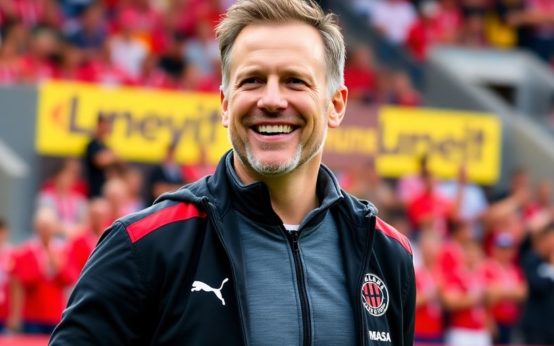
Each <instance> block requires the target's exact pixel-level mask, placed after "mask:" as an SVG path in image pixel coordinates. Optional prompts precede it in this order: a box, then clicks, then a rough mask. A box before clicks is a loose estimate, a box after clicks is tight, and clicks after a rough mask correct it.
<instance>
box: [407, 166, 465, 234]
mask: <svg viewBox="0 0 554 346" xmlns="http://www.w3.org/2000/svg"><path fill="white" fill-rule="evenodd" d="M422 179H423V191H421V193H420V194H419V195H416V196H415V197H414V198H413V199H412V200H411V201H410V202H409V204H408V216H409V218H410V222H411V223H412V227H413V229H414V230H416V231H421V230H423V229H431V230H433V231H434V232H437V234H439V235H441V236H445V235H446V234H447V232H448V222H449V220H450V219H452V218H453V215H454V213H455V210H454V208H453V204H452V203H451V201H450V200H448V199H447V198H446V197H444V196H443V195H442V194H441V193H440V192H439V191H438V189H437V186H436V185H437V184H436V180H435V177H434V176H433V175H432V174H431V173H430V172H428V171H427V172H424V173H423V176H422Z"/></svg>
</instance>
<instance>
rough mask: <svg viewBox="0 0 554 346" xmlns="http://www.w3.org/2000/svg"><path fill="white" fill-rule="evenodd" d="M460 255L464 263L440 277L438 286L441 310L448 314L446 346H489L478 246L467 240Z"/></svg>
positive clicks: (481, 260)
mask: <svg viewBox="0 0 554 346" xmlns="http://www.w3.org/2000/svg"><path fill="white" fill-rule="evenodd" d="M463 252H464V262H463V263H462V265H461V266H460V267H458V268H457V269H453V270H452V273H451V274H450V275H447V276H445V277H444V283H443V287H442V299H443V302H444V307H445V309H446V310H447V311H448V313H449V325H448V329H447V332H446V345H448V346H461V345H472V346H490V345H492V342H491V337H490V334H489V331H488V330H487V327H488V326H487V324H488V320H487V310H486V308H485V297H486V296H485V293H486V290H485V288H486V282H485V278H484V275H483V274H484V273H483V254H482V251H481V247H480V246H479V244H478V243H477V242H475V241H469V242H468V243H466V244H465V245H464V247H463Z"/></svg>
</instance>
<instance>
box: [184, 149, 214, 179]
mask: <svg viewBox="0 0 554 346" xmlns="http://www.w3.org/2000/svg"><path fill="white" fill-rule="evenodd" d="M214 171H215V166H214V165H213V164H211V163H210V162H209V160H208V150H207V148H205V147H203V146H199V149H198V159H197V160H196V163H195V164H192V165H191V164H188V165H183V167H182V174H183V177H184V178H185V180H187V181H197V180H198V179H200V178H203V177H205V176H207V175H209V174H213V172H214Z"/></svg>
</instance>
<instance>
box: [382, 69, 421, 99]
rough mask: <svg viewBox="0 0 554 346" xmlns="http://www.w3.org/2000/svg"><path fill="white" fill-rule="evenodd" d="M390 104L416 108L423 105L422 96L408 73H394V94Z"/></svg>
mask: <svg viewBox="0 0 554 346" xmlns="http://www.w3.org/2000/svg"><path fill="white" fill-rule="evenodd" d="M389 102H390V103H392V104H394V105H399V106H404V107H416V106H420V105H421V96H420V95H419V92H418V91H417V90H416V88H415V87H414V85H413V84H412V80H411V79H410V76H409V75H408V74H407V73H406V72H404V71H396V72H394V73H393V75H392V93H391V99H390V101H389Z"/></svg>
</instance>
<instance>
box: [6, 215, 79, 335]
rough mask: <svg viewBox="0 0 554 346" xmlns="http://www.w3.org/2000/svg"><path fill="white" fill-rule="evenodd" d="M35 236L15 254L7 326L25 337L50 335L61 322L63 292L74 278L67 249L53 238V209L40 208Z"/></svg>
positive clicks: (56, 222) (55, 228)
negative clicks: (67, 261) (27, 335)
mask: <svg viewBox="0 0 554 346" xmlns="http://www.w3.org/2000/svg"><path fill="white" fill-rule="evenodd" d="M33 221H34V230H35V237H33V238H32V239H30V240H28V241H27V242H25V243H23V244H22V245H21V246H20V247H19V248H18V249H17V250H16V251H15V253H14V257H13V267H12V268H11V273H10V274H11V276H12V279H13V282H12V284H11V292H10V296H11V297H12V300H11V301H10V304H11V306H10V317H9V321H8V327H9V329H11V330H12V331H13V330H15V331H17V330H20V329H21V331H22V332H23V333H27V334H50V333H52V331H53V330H54V327H55V326H56V324H57V323H58V322H59V321H60V317H61V315H62V310H63V307H64V304H65V292H64V291H65V289H66V288H67V287H69V286H70V285H71V282H72V279H73V278H74V277H75V276H76V275H74V274H73V273H72V272H71V268H69V267H68V266H67V265H66V253H65V251H66V249H65V246H64V244H63V243H62V242H60V241H59V240H58V239H56V238H55V235H56V233H58V232H59V231H58V229H59V227H60V226H59V223H60V220H59V219H58V217H57V215H56V213H55V211H54V210H52V209H50V208H44V207H43V208H39V209H37V210H36V212H35V216H34V220H33Z"/></svg>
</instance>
